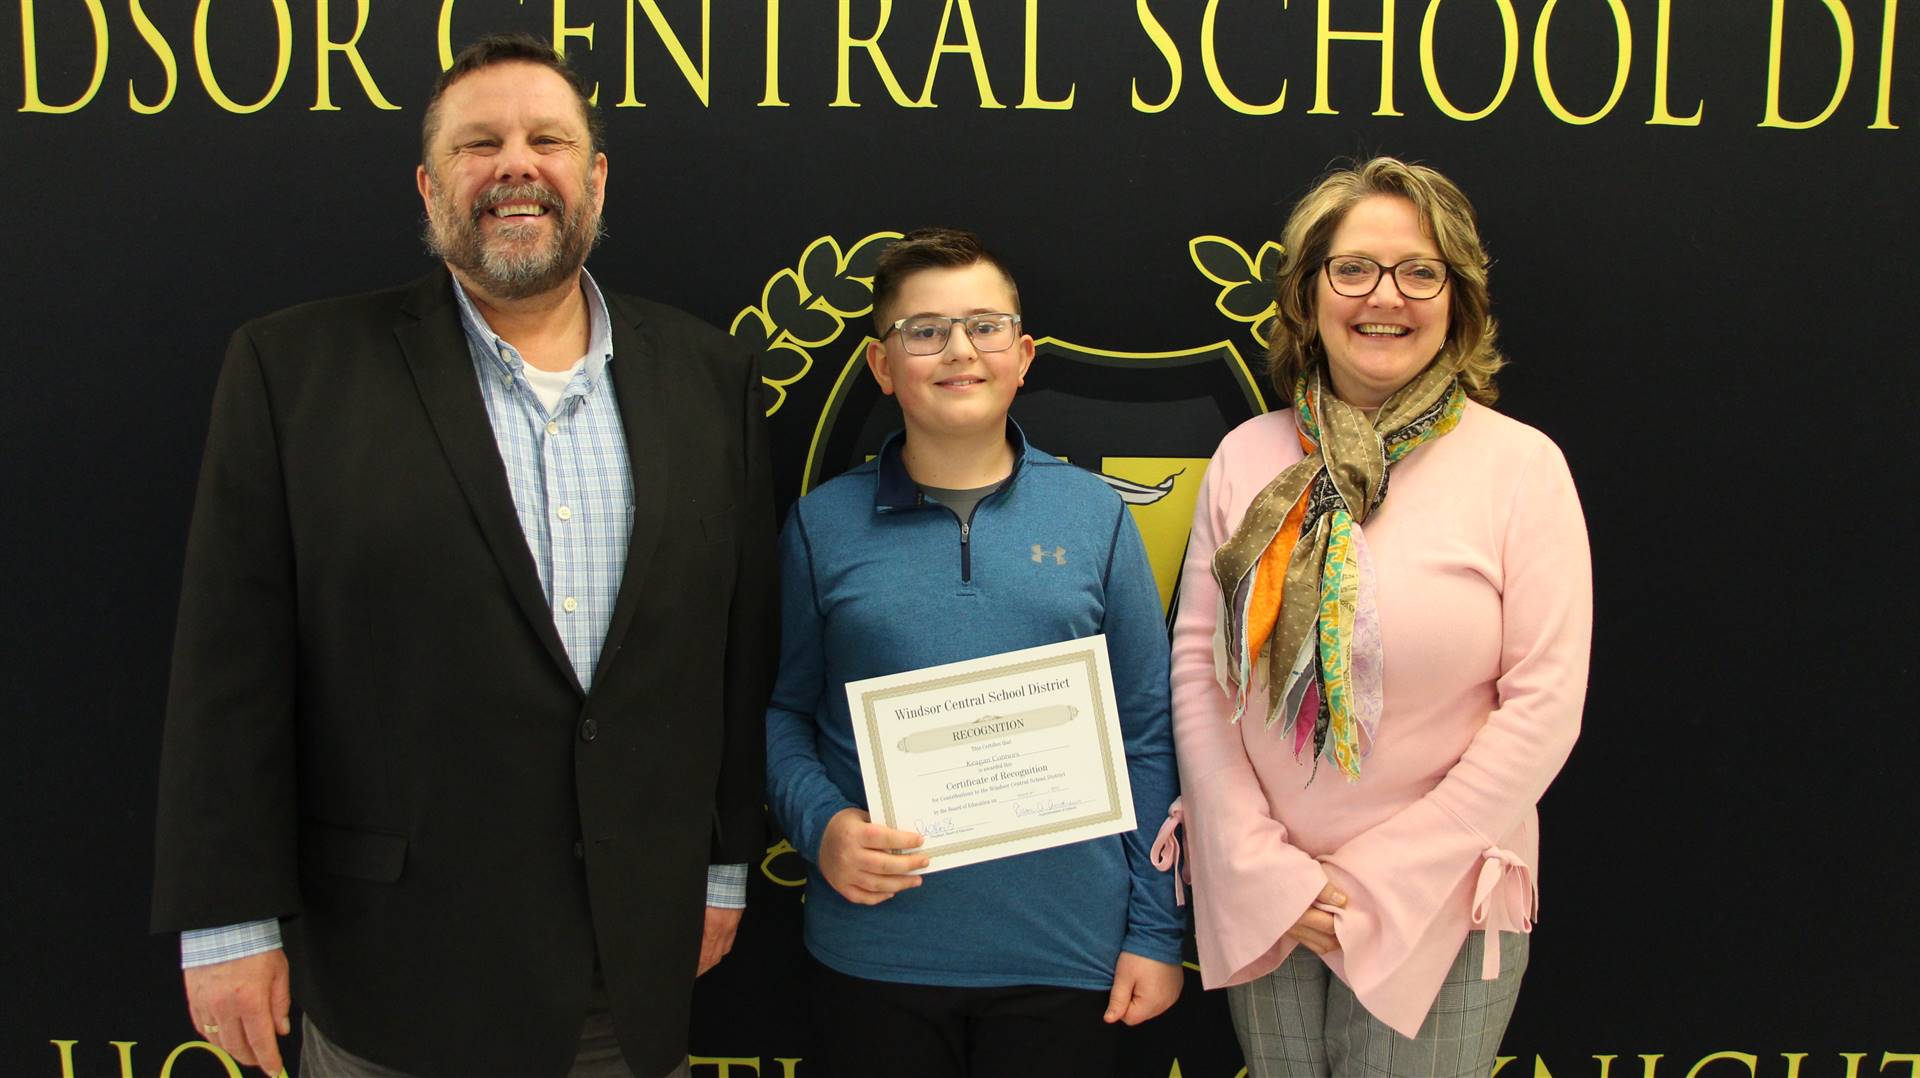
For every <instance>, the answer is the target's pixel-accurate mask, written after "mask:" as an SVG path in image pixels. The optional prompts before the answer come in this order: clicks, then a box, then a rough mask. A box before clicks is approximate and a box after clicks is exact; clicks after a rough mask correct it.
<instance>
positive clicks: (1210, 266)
mask: <svg viewBox="0 0 1920 1078" xmlns="http://www.w3.org/2000/svg"><path fill="white" fill-rule="evenodd" d="M1187 253H1188V254H1190V255H1191V256H1192V257H1193V264H1194V266H1195V267H1197V268H1198V269H1199V270H1200V272H1201V273H1202V274H1204V275H1205V276H1206V278H1207V280H1209V281H1212V282H1213V283H1214V284H1217V285H1224V286H1227V287H1231V286H1233V285H1237V284H1243V283H1245V282H1247V281H1252V280H1257V279H1258V277H1259V275H1258V274H1256V273H1255V272H1254V269H1253V259H1251V258H1248V257H1247V252H1246V250H1245V248H1242V247H1241V246H1240V245H1239V244H1237V243H1235V242H1233V241H1232V240H1230V239H1227V238H1225V237H1224V236H1196V237H1194V238H1193V239H1191V240H1189V241H1188V242H1187Z"/></svg>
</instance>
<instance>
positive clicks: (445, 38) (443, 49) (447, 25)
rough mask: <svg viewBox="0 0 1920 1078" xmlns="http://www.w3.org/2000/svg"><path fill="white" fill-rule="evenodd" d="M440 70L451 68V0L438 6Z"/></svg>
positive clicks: (446, 0) (444, 1)
mask: <svg viewBox="0 0 1920 1078" xmlns="http://www.w3.org/2000/svg"><path fill="white" fill-rule="evenodd" d="M439 35H440V70H442V71H445V70H446V69H447V68H450V67H452V66H453V36H452V35H453V0H441V4H440V27H439Z"/></svg>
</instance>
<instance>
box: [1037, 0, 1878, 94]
mask: <svg viewBox="0 0 1920 1078" xmlns="http://www.w3.org/2000/svg"><path fill="white" fill-rule="evenodd" d="M1888 2H1889V3H1891V2H1892V0H1888ZM1026 90H1027V93H1026V96H1025V97H1022V98H1021V99H1020V104H1019V105H1018V106H1017V107H1018V108H1023V109H1061V110H1065V109H1070V108H1072V107H1073V91H1074V84H1073V83H1068V84H1067V96H1065V97H1061V98H1054V99H1048V98H1044V97H1041V96H1040V0H1027V83H1026Z"/></svg>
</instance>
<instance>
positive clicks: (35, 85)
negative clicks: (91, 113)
mask: <svg viewBox="0 0 1920 1078" xmlns="http://www.w3.org/2000/svg"><path fill="white" fill-rule="evenodd" d="M85 3H86V5H87V14H88V15H89V16H90V17H91V18H92V19H93V81H91V82H89V83H87V90H86V92H85V93H83V94H81V95H80V96H79V97H78V98H77V99H75V100H74V101H73V102H71V103H69V104H65V105H49V104H47V103H46V102H45V101H44V100H42V99H41V97H40V56H39V48H38V42H36V41H35V40H34V32H33V0H20V50H21V52H20V69H21V72H22V74H23V75H24V77H25V79H26V83H27V86H26V98H25V100H24V101H23V102H22V103H21V105H20V111H21V112H46V113H55V114H58V113H63V112H78V111H80V110H81V109H83V108H86V107H87V102H89V101H92V100H93V95H94V94H97V93H99V92H100V84H101V83H102V82H104V81H106V77H107V12H106V9H105V8H103V7H101V6H100V0H85Z"/></svg>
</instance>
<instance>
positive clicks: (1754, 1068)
mask: <svg viewBox="0 0 1920 1078" xmlns="http://www.w3.org/2000/svg"><path fill="white" fill-rule="evenodd" d="M1722 1062H1727V1063H1745V1064H1746V1065H1747V1078H1758V1076H1759V1073H1760V1070H1759V1067H1760V1057H1759V1056H1756V1055H1749V1054H1747V1053H1746V1052H1715V1053H1713V1054H1712V1055H1708V1056H1703V1057H1701V1059H1700V1062H1698V1063H1695V1064H1694V1065H1693V1069H1692V1070H1689V1071H1688V1072H1687V1078H1698V1075H1699V1074H1700V1072H1701V1071H1702V1070H1703V1069H1705V1068H1706V1065H1707V1064H1709V1063H1722ZM1720 1073H1725V1071H1724V1070H1723V1071H1721V1072H1720Z"/></svg>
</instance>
